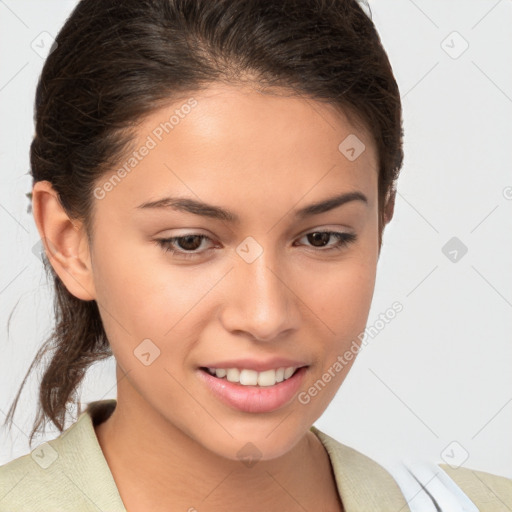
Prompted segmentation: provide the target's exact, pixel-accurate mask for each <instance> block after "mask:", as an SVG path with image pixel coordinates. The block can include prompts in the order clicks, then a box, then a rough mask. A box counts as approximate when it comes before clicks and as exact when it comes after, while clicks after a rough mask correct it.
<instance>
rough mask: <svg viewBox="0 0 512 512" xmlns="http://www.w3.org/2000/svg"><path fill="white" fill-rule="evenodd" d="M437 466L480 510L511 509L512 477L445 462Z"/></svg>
mask: <svg viewBox="0 0 512 512" xmlns="http://www.w3.org/2000/svg"><path fill="white" fill-rule="evenodd" d="M439 467H440V468H441V469H442V470H443V471H444V472H445V473H446V474H447V475H448V477H449V478H450V479H451V480H452V481H453V482H455V484H456V485H457V486H458V487H459V488H460V489H462V490H463V491H464V493H465V494H466V495H467V496H468V498H469V499H470V500H471V501H472V502H473V503H475V505H477V506H478V507H480V510H482V511H502V510H510V509H512V479H511V478H506V477H504V476H498V475H493V474H491V473H486V472H484V471H477V470H474V469H469V468H464V467H459V468H452V467H450V466H448V465H446V464H440V465H439Z"/></svg>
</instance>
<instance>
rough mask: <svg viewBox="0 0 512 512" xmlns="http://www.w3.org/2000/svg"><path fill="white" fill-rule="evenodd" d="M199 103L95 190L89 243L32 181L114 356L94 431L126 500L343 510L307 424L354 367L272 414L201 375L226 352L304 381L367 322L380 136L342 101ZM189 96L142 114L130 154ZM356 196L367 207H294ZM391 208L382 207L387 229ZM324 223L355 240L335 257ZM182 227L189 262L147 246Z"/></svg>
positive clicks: (235, 93) (235, 96)
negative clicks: (299, 213)
mask: <svg viewBox="0 0 512 512" xmlns="http://www.w3.org/2000/svg"><path fill="white" fill-rule="evenodd" d="M191 96H193V97H194V98H195V99H196V100H197V106H195V107H194V108H193V109H191V111H190V113H189V114H187V115H186V116H184V117H183V119H180V121H179V124H177V125H175V126H174V128H173V130H172V132H170V133H169V134H164V136H163V138H162V140H161V141H160V142H158V144H157V145H156V147H155V148H153V149H151V151H149V154H148V155H147V156H145V157H144V158H143V159H142V161H140V162H139V163H138V164H137V166H136V167H135V168H134V169H133V170H132V171H131V172H130V173H128V174H127V175H126V176H125V177H124V178H123V179H122V180H121V182H120V183H118V184H116V186H115V187H113V189H112V190H110V191H109V192H108V193H106V194H105V197H103V198H102V199H97V198H95V200H94V215H95V217H94V229H93V242H92V244H89V243H88V240H87V237H86V234H85V229H84V227H83V224H82V223H81V222H79V221H77V220H76V219H74V220H73V219H70V218H69V217H68V216H67V214H66V212H65V211H64V210H63V209H62V207H61V206H60V204H59V202H58V200H57V195H56V193H55V191H54V190H53V189H52V187H51V185H50V184H49V183H48V182H38V183H36V184H35V185H34V187H33V211H34V216H35V220H36V224H37V228H38V230H39V233H40V235H41V237H42V238H43V240H45V241H46V251H47V255H48V257H49V259H50V261H51V263H52V265H53V268H54V269H55V271H56V272H57V274H58V275H59V277H60V278H61V279H62V281H63V282H64V284H65V286H66V287H67V289H68V290H69V291H70V292H71V293H72V294H73V295H75V296H76V297H78V298H80V299H82V300H96V301H97V303H98V306H99V309H100V312H101V317H102V321H103V324H104V327H105V330H106V333H107V335H108V338H109V341H110V343H111V346H112V350H113V353H114V356H115V358H116V361H117V379H118V390H117V400H118V402H117V407H116V409H115V411H114V413H113V414H112V416H111V417H110V418H109V419H108V420H107V421H105V422H104V423H102V424H100V425H99V426H97V427H96V434H97V437H98V441H99V443H100V446H101V448H102V450H103V453H104V454H105V458H106V460H107V462H108V464H109V466H110V469H111V471H112V474H113V476H114V479H115V481H116V484H117V486H118V488H119V491H120V495H121V497H122V499H123V502H124V503H125V506H126V508H127V509H128V510H139V509H140V510H142V509H151V510H154V511H160V510H162V511H163V510H170V509H171V508H170V507H173V508H172V509H173V510H174V509H176V510H189V509H190V510H193V508H192V507H194V508H195V509H197V510H198V511H200V512H201V511H216V510H227V509H229V508H233V503H235V504H242V503H243V504H244V505H243V508H244V510H247V511H251V510H262V509H264V510H268V511H274V510H275V511H282V510H288V511H295V510H302V511H303V510H304V509H306V510H332V511H334V510H342V506H341V504H340V502H339V499H338V494H337V491H336V485H335V480H334V476H333V473H332V471H331V467H330V463H329V458H328V456H327V453H326V451H325V450H324V448H323V446H322V445H321V443H320V441H319V440H318V439H317V438H316V436H315V435H314V434H313V433H312V432H310V431H309V428H310V426H311V425H313V423H314V422H315V421H316V420H317V419H318V418H319V417H320V416H321V415H322V413H323V412H324V410H325V409H326V408H327V406H328V405H329V403H330V402H331V400H332V399H333V397H334V395H335V393H336V392H337V390H338V389H339V386H340V385H341V383H342V382H343V380H344V378H345V377H346V375H347V372H348V371H349V369H350V367H351V365H352V364H353V362H354V360H352V361H351V362H350V363H349V364H347V365H346V366H345V367H344V368H343V370H342V371H340V372H338V373H336V374H335V377H334V378H333V379H331V380H330V382H329V383H328V384H327V385H326V386H325V388H324V389H322V390H321V391H320V392H319V393H318V394H317V396H315V397H314V398H312V399H311V401H310V402H309V403H308V404H306V405H304V404H302V403H301V402H300V401H299V400H298V399H297V398H296V397H295V398H294V399H293V400H292V401H290V402H289V403H288V404H287V405H285V406H284V407H282V408H281V409H278V410H276V411H273V412H270V413H246V412H241V411H238V410H236V409H234V408H232V407H229V406H227V405H225V404H224V403H222V402H220V401H219V400H218V399H217V398H216V397H214V396H213V395H212V394H211V391H210V390H209V389H208V388H207V387H206V386H205V385H204V384H203V383H202V381H201V380H200V379H199V378H198V375H197V372H198V371H199V370H198V367H199V366H203V365H206V364H207V363H208V362H209V361H219V360H224V359H228V358H233V357H251V358H254V359H266V358H269V357H272V356H284V357H291V358H294V359H299V360H301V361H304V362H306V364H308V365H309V367H308V369H307V373H306V375H305V380H304V382H303V385H302V386H301V388H300V390H299V392H303V391H307V390H308V388H310V387H311V386H312V385H313V384H314V383H315V382H316V381H317V380H318V379H320V378H321V377H322V375H323V374H324V373H325V372H326V371H327V369H328V368H329V367H332V365H333V364H334V362H335V361H336V358H337V357H338V355H342V354H343V353H344V352H345V351H346V350H347V349H348V348H349V347H350V345H351V344H352V342H353V340H357V336H358V334H360V333H361V332H362V331H364V328H365V325H366V322H367V319H368V313H369V309H370V305H371V300H372V296H373V291H374V285H375V274H376V267H377V262H378V258H379V253H380V247H379V245H378V235H379V232H378V229H379V226H378V204H377V153H376V150H375V144H374V141H373V140H372V138H371V137H370V135H369V134H368V132H366V131H365V130H363V129H361V128H360V127H356V126H354V125H352V124H351V123H350V122H349V120H348V119H347V118H346V117H345V116H344V115H342V114H341V113H340V112H339V111H337V110H335V109H334V107H332V106H330V105H327V104H325V103H320V102H317V101H313V100H310V99H305V98H303V97H298V96H284V95H271V94H262V93H261V92H258V91H256V90H255V89H252V88H250V87H249V86H236V87H235V86H228V85H225V84H222V85H221V84H216V85H211V86H210V87H209V88H208V89H207V90H203V91H201V92H199V93H197V94H194V95H191ZM183 103H184V101H181V102H177V103H173V104H172V105H169V106H166V107H164V108H161V109H159V110H158V111H156V112H154V113H152V114H151V115H150V116H149V117H147V118H146V119H144V121H143V122H142V123H141V124H140V125H139V127H138V132H137V134H138V139H137V144H136V147H140V146H141V145H142V144H143V143H144V141H145V140H146V139H147V137H148V135H150V134H151V133H152V131H153V130H154V129H155V127H157V126H158V125H159V123H160V122H164V121H166V120H168V119H169V117H170V115H172V113H173V112H174V111H175V109H176V108H179V106H180V105H182V104H183ZM350 134H356V135H357V137H358V138H359V139H360V140H362V141H363V142H364V144H365V146H366V149H365V150H364V151H363V152H362V154H361V155H360V156H359V157H358V158H357V159H356V160H354V161H349V160H348V159H347V158H346V157H345V156H344V155H343V154H342V153H341V152H340V151H339V150H338V145H339V144H340V142H342V141H343V140H344V139H345V138H346V137H347V136H348V135H350ZM153 138H155V137H153ZM155 140H156V139H155ZM122 163H124V162H122ZM122 163H120V165H122ZM114 170H115V169H114ZM111 176H112V173H107V174H106V175H105V176H104V177H102V179H101V180H100V181H99V182H98V185H99V186H102V185H104V184H105V182H106V181H107V180H108V179H109V178H111ZM352 191H360V192H362V193H363V194H364V195H365V196H366V198H367V203H364V202H363V201H356V200H354V201H350V202H347V203H345V204H344V205H342V206H339V207H337V208H335V209H332V210H330V211H328V212H324V213H321V214H319V215H315V216H312V217H309V218H306V219H302V220H297V219H294V218H293V212H294V211H295V210H297V209H299V208H301V207H304V206H306V205H309V204H311V203H314V202H317V201H320V200H323V199H326V198H328V197H331V196H333V195H336V194H340V193H344V192H352ZM167 195H173V196H178V195H179V196H182V197H189V198H193V199H198V200H201V201H204V202H207V203H210V204H214V205H216V206H221V207H223V208H225V209H228V210H230V211H232V212H234V213H236V214H237V215H238V216H239V217H240V223H239V224H231V223H229V222H227V221H225V220H218V219H212V218H208V217H202V216H199V215H195V214H192V213H185V212H178V211H175V210H172V209H167V210H166V209H163V208H162V209H151V210H150V209H147V210H146V209H138V208H136V207H137V206H138V205H140V204H142V203H144V202H146V201H152V200H156V199H159V198H161V197H164V196H167ZM392 212H393V205H392V202H391V201H390V202H389V203H388V205H387V209H386V215H387V217H386V222H389V220H390V219H391V217H392ZM321 230H331V231H337V232H345V233H346V232H349V233H355V234H356V235H357V239H356V240H355V241H354V242H352V243H350V244H348V245H347V246H345V247H342V248H341V249H340V250H331V251H330V252H329V253H328V252H325V249H326V248H323V247H321V244H319V243H318V242H317V243H316V245H315V239H314V238H312V237H310V236H305V235H307V234H310V233H314V232H315V231H321ZM185 234H201V235H206V236H207V237H209V240H208V239H205V240H203V241H202V242H201V240H199V241H196V242H193V243H196V245H195V246H194V248H193V249H188V247H191V246H190V245H189V246H187V245H186V244H184V243H183V242H182V244H181V245H179V244H178V243H174V246H173V247H174V248H175V249H176V250H177V251H179V250H181V251H182V252H186V251H187V249H188V251H189V252H196V253H197V256H196V257H195V258H192V259H184V258H183V257H180V256H179V255H173V254H171V253H169V252H165V250H164V249H163V248H161V247H160V246H158V244H157V243H155V241H154V240H155V239H157V238H166V237H167V238H168V237H171V236H183V235H185ZM248 236H251V237H253V238H254V240H256V241H257V243H258V244H259V245H260V246H261V247H262V249H263V253H262V254H261V255H260V256H259V257H258V258H257V259H256V260H255V261H253V262H252V263H250V264H249V263H247V262H246V261H245V260H244V259H243V258H241V257H240V256H239V255H238V253H237V252H236V249H237V247H238V246H239V245H240V244H241V243H242V241H244V240H245V239H246V237H248ZM49 241H51V243H49ZM336 242H337V239H336V238H335V237H331V238H330V239H327V240H326V243H327V245H328V246H329V247H333V246H335V245H336ZM211 248H212V249H211ZM147 338H149V339H150V340H152V343H154V344H155V345H156V346H157V347H158V349H159V350H160V355H159V357H157V358H156V359H154V361H153V362H152V363H151V364H150V365H147V366H146V365H144V364H142V363H141V361H140V360H139V359H138V358H137V357H135V355H134V350H135V349H136V348H137V347H138V346H139V344H140V343H141V341H142V340H144V339H147ZM248 442H250V443H253V444H254V445H255V446H256V447H257V448H258V450H259V451H260V452H261V459H260V460H259V461H258V462H257V463H256V464H255V465H253V466H252V467H248V466H246V465H245V464H243V463H242V462H241V461H240V460H239V459H238V457H237V452H238V451H239V450H240V449H241V448H242V447H243V446H244V445H246V443H248ZM306 458H307V459H308V460H309V462H310V463H309V464H304V460H305V459H306Z"/></svg>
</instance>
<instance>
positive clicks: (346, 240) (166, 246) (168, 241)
mask: <svg viewBox="0 0 512 512" xmlns="http://www.w3.org/2000/svg"><path fill="white" fill-rule="evenodd" d="M319 233H320V234H329V235H332V236H334V237H335V238H336V239H337V240H338V242H337V243H336V245H333V246H331V247H329V248H328V249H322V248H318V251H320V252H331V251H340V250H342V249H344V248H345V247H347V246H348V245H350V244H351V243H353V242H355V241H356V240H357V235H355V234H353V233H344V232H339V231H310V232H309V233H306V234H305V235H302V237H301V238H303V237H305V236H308V235H312V234H319ZM187 237H199V238H201V240H210V237H208V236H206V235H200V234H195V233H190V234H188V235H183V236H174V237H171V238H157V239H156V240H155V242H156V243H157V244H158V245H159V246H160V247H161V248H162V249H163V250H164V252H166V253H167V252H170V253H171V254H173V255H175V254H177V255H179V257H181V258H184V259H190V258H195V257H198V256H200V255H201V253H200V252H184V251H181V250H177V249H173V244H174V243H175V242H177V241H179V240H183V239H184V238H187ZM206 250H208V249H206ZM204 252H205V251H204Z"/></svg>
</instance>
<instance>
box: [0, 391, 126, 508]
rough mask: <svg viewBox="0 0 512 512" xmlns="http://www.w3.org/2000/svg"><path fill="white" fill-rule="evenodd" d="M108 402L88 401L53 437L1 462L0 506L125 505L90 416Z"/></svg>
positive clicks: (94, 506)
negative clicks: (61, 430) (76, 415)
mask: <svg viewBox="0 0 512 512" xmlns="http://www.w3.org/2000/svg"><path fill="white" fill-rule="evenodd" d="M109 402H111V401H110V400H109V401H101V402H93V403H92V404H90V405H92V406H93V407H92V408H88V409H87V410H86V411H84V412H83V413H82V414H80V416H79V418H78V420H77V421H76V422H75V423H73V424H72V425H71V426H70V427H69V428H67V429H66V430H65V431H64V432H63V433H62V434H61V435H60V436H58V437H57V438H56V439H53V440H51V441H48V442H45V443H42V444H41V445H39V446H38V447H37V448H35V449H34V450H32V451H31V452H30V453H29V454H26V455H23V456H21V457H18V458H16V459H14V460H12V461H10V462H8V463H7V464H4V465H3V466H0V512H3V511H9V512H18V511H20V512H21V511H22V510H23V511H26V510H30V511H31V512H36V511H39V510H41V511H43V510H44V511H45V512H49V511H51V510H59V509H60V510H64V508H63V507H67V508H65V509H66V510H70V509H72V510H76V511H80V512H82V511H83V512H86V511H89V510H91V511H92V510H94V511H97V510H98V509H100V510H108V511H111V512H114V511H115V512H118V511H119V512H123V511H124V507H122V502H121V499H120V497H119V494H118V492H117V488H116V486H115V483H114V480H113V477H112V474H111V473H110V470H109V468H108V465H107V463H106V460H105V458H104V456H103V453H102V451H101V447H100V446H99V443H98V440H97V438H96V434H95V431H94V426H93V417H91V411H93V412H94V411H95V410H96V409H95V408H96V407H97V406H98V404H100V406H101V411H103V412H104V411H105V410H108V409H106V408H108V407H109V406H110V407H111V406H112V404H111V403H109Z"/></svg>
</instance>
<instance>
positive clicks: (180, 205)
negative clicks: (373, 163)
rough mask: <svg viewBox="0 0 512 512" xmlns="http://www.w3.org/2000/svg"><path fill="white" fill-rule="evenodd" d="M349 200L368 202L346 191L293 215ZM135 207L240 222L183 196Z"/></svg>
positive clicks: (305, 214) (234, 216)
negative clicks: (170, 210) (162, 209)
mask: <svg viewBox="0 0 512 512" xmlns="http://www.w3.org/2000/svg"><path fill="white" fill-rule="evenodd" d="M351 201H362V202H363V203H365V204H368V199H367V197H366V196H365V195H364V194H363V193H362V192H359V191H355V192H346V193H344V194H340V195H337V196H333V197H329V198H327V199H324V200H322V201H318V202H316V203H312V204H310V205H308V206H305V207H303V208H301V209H300V210H297V211H296V212H295V214H294V217H295V218H297V219H305V218H307V217H311V216H313V215H319V214H321V213H325V212H328V211H330V210H333V209H334V208H338V207H339V206H341V205H344V204H346V203H348V202H351ZM136 208H137V209H156V208H170V209H172V210H176V211H181V212H186V213H193V214H195V215H201V216H203V217H210V218H212V219H219V220H222V221H228V222H232V223H239V222H240V217H239V216H238V215H237V214H236V213H233V212H230V211H229V210H226V209H224V208H221V207H220V206H214V205H211V204H207V203H203V202H201V201H197V200H196V199H190V198H184V197H164V198H162V199H158V200H156V201H149V202H145V203H142V204H140V205H139V206H137V207H136Z"/></svg>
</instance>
